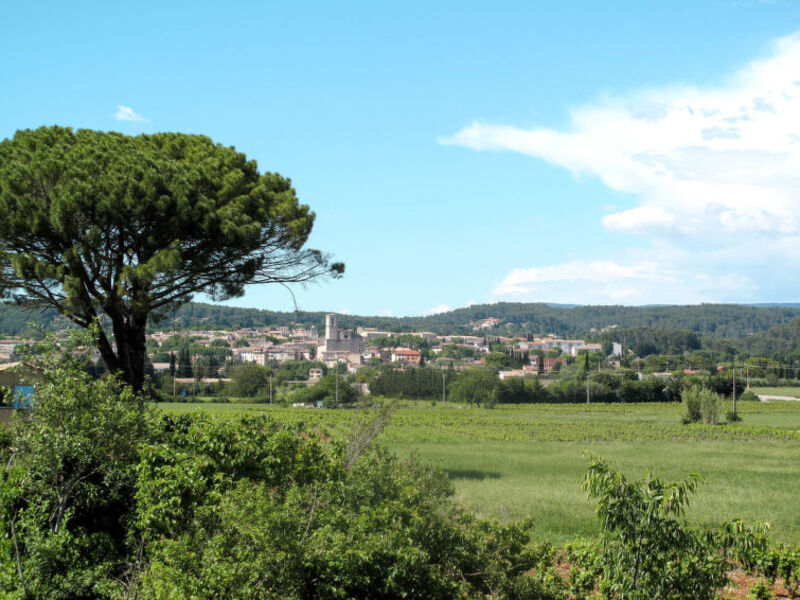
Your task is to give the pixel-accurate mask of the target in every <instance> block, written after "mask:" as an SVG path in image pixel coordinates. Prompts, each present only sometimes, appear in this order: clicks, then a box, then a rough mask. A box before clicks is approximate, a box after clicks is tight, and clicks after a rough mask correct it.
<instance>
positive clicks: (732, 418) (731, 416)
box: [725, 410, 742, 423]
mask: <svg viewBox="0 0 800 600" xmlns="http://www.w3.org/2000/svg"><path fill="white" fill-rule="evenodd" d="M725 420H726V421H728V423H738V422H739V421H741V420H742V417H741V415H740V414H739V413H738V412H733V411H732V410H729V411H727V412H726V413H725Z"/></svg>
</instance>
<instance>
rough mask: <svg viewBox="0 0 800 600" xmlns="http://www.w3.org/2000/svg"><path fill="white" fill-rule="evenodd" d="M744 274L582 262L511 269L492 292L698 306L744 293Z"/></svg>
mask: <svg viewBox="0 0 800 600" xmlns="http://www.w3.org/2000/svg"><path fill="white" fill-rule="evenodd" d="M753 290H754V287H753V283H752V281H751V280H750V278H748V277H747V276H744V275H735V274H732V275H726V276H723V277H714V276H711V275H709V274H708V273H705V272H702V271H700V270H698V269H696V268H694V267H693V266H692V265H691V264H686V263H685V262H682V260H679V261H675V262H673V261H664V260H662V261H655V260H641V261H639V262H633V261H631V262H625V263H621V262H615V261H607V260H602V261H583V260H572V261H569V262H565V263H561V264H557V265H547V266H543V267H533V268H529V269H513V270H512V271H511V272H509V273H508V275H506V277H505V278H504V279H503V280H502V281H501V282H500V283H499V284H498V285H497V286H496V287H495V289H494V290H493V294H494V295H495V296H496V297H503V298H511V299H514V300H520V301H541V302H564V303H570V304H652V303H676V304H680V303H698V302H704V301H708V300H709V298H713V299H719V300H723V299H727V297H726V294H727V295H732V294H740V295H741V294H747V293H751V292H752V291H753Z"/></svg>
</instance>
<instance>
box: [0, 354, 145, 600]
mask: <svg viewBox="0 0 800 600" xmlns="http://www.w3.org/2000/svg"><path fill="white" fill-rule="evenodd" d="M37 367H38V369H37V370H38V373H39V375H38V376H37V380H36V388H35V389H36V396H35V402H34V408H33V410H32V411H31V412H30V414H28V415H25V416H24V417H21V418H17V419H16V421H15V423H14V429H13V445H11V448H12V450H11V451H10V454H9V456H7V457H4V458H5V460H4V461H3V463H4V464H5V467H4V469H3V477H2V483H1V484H0V527H1V528H2V530H3V531H4V533H5V534H6V536H10V538H9V537H6V538H5V541H4V542H3V543H2V544H0V554H1V555H2V560H1V561H0V562H2V564H3V565H5V568H3V569H0V589H2V591H3V592H4V593H5V594H7V595H6V596H4V597H17V596H15V595H14V594H15V593H16V592H19V591H20V590H21V591H23V592H24V593H23V594H21V595H20V596H19V597H30V598H53V599H55V598H97V597H105V595H106V591H107V587H108V586H109V585H111V582H112V581H113V580H114V579H116V578H118V577H122V576H123V574H124V570H125V565H126V562H127V558H128V556H129V555H130V552H131V548H130V542H131V540H130V539H129V537H128V529H127V527H128V525H129V519H130V517H131V511H132V509H133V495H134V490H135V485H136V470H135V465H136V462H137V461H138V445H139V443H140V441H142V439H143V438H144V436H145V432H146V415H145V411H144V410H143V407H142V404H141V401H140V399H139V398H137V397H136V396H134V395H133V393H132V392H131V390H130V389H129V388H126V387H123V386H121V385H120V384H119V383H118V382H117V381H116V380H115V379H114V378H113V377H109V378H105V379H101V380H95V379H93V378H91V377H90V376H88V375H87V374H86V372H85V370H84V369H83V365H82V364H81V363H80V362H79V361H78V360H77V359H75V358H74V357H73V356H72V355H71V354H70V353H68V352H64V353H55V351H54V350H53V347H52V346H51V348H50V352H48V353H47V354H45V355H44V356H43V357H42V358H41V360H40V361H38V362H37ZM39 369H40V370H39ZM6 542H8V543H6ZM13 590H16V592H14V591H13Z"/></svg>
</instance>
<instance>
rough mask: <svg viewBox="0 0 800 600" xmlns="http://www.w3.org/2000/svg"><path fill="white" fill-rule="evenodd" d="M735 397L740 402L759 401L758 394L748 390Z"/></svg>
mask: <svg viewBox="0 0 800 600" xmlns="http://www.w3.org/2000/svg"><path fill="white" fill-rule="evenodd" d="M737 399H738V400H739V401H740V402H761V398H759V397H758V394H756V393H755V392H751V391H750V390H747V391H745V392H742V395H741V396H739V397H738V398H737Z"/></svg>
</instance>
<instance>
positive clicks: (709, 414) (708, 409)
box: [700, 390, 722, 425]
mask: <svg viewBox="0 0 800 600" xmlns="http://www.w3.org/2000/svg"><path fill="white" fill-rule="evenodd" d="M721 408H722V397H721V396H720V395H719V394H715V393H714V392H711V391H708V390H703V391H701V392H700V415H701V416H702V417H703V423H705V424H706V425H716V424H717V422H718V420H719V411H720V409H721Z"/></svg>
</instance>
